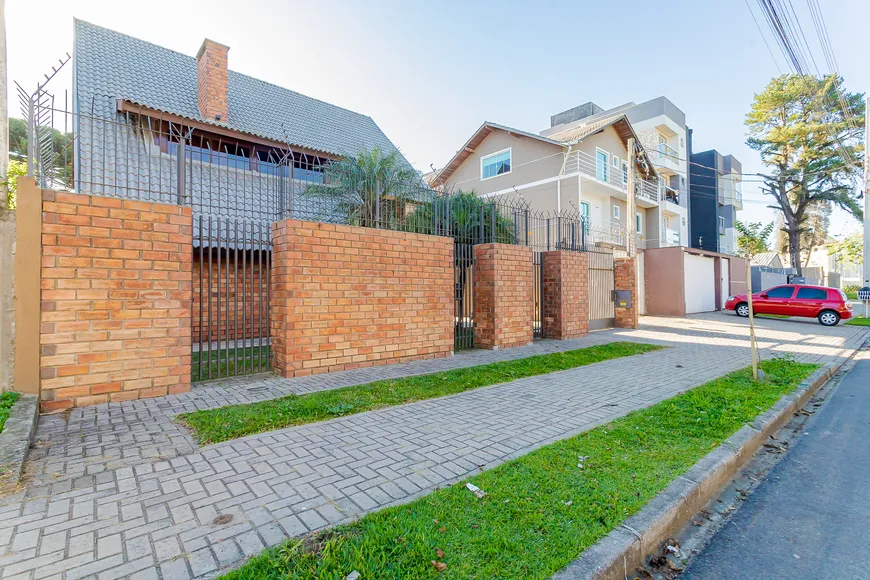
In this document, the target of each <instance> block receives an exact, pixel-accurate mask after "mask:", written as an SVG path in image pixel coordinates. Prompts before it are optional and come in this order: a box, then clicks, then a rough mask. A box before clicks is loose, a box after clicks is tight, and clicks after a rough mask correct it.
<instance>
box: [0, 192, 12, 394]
mask: <svg viewBox="0 0 870 580" xmlns="http://www.w3.org/2000/svg"><path fill="white" fill-rule="evenodd" d="M14 255H15V213H14V212H6V211H4V210H2V209H0V393H3V392H6V391H11V390H12V388H13V386H14V382H13V377H14V372H15V358H14V356H15V355H14V336H15V303H14V301H13V299H12V297H13V295H14V291H15V289H14V280H15V261H14V259H15V258H14Z"/></svg>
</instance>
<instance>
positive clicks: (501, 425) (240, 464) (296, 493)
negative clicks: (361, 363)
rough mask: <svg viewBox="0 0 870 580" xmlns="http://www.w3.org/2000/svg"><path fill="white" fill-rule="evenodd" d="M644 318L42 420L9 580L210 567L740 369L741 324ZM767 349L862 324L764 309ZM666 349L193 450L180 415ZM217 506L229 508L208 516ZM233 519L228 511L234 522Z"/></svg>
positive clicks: (7, 514) (6, 512)
mask: <svg viewBox="0 0 870 580" xmlns="http://www.w3.org/2000/svg"><path fill="white" fill-rule="evenodd" d="M642 321H643V326H642V327H641V328H640V329H638V330H635V331H622V330H614V331H606V332H598V333H594V334H593V335H592V336H590V337H587V338H584V339H579V340H575V341H566V342H552V341H542V342H540V343H536V344H535V345H532V346H530V347H523V348H521V349H513V350H508V351H496V352H485V351H479V352H473V353H467V354H462V355H458V356H456V357H453V358H451V359H440V360H433V361H420V362H415V363H408V364H405V365H395V366H391V367H379V368H375V369H364V370H354V371H345V372H342V373H335V374H333V375H326V376H318V377H306V378H301V379H277V378H274V377H269V378H263V377H259V378H253V379H252V378H248V379H246V380H243V381H238V380H236V381H224V382H222V383H220V384H218V385H210V386H200V387H197V388H195V389H194V390H193V391H192V392H191V393H187V394H184V395H179V396H175V397H166V398H163V399H152V400H143V401H134V402H129V403H120V404H113V405H101V406H96V407H90V408H85V409H76V410H74V411H72V412H71V413H70V414H69V416H68V417H66V416H63V415H57V416H48V417H43V418H42V419H41V420H40V424H39V429H38V432H37V439H38V441H39V442H40V443H39V445H40V447H39V448H38V451H37V452H36V453H34V455H33V459H32V460H31V461H30V462H29V465H28V473H29V474H30V477H31V481H32V482H31V484H30V485H29V487H27V489H26V490H25V491H23V492H21V493H19V494H16V495H13V496H7V497H2V498H0V568H2V576H0V578H2V580H7V579H8V578H22V579H24V578H27V579H32V578H35V579H40V578H46V577H54V576H56V577H58V578H67V579H72V578H82V577H85V576H93V575H97V577H98V578H99V580H107V579H110V578H119V577H127V576H130V577H136V578H139V577H143V578H144V577H154V578H157V577H162V578H188V577H191V576H209V575H214V574H215V573H216V572H217V571H218V570H219V569H220V568H221V567H225V566H229V565H232V564H234V563H237V562H239V561H240V560H242V559H243V558H245V557H247V556H250V555H253V554H255V553H257V552H259V551H260V550H262V549H263V548H264V547H265V546H268V545H273V544H275V543H278V542H280V541H281V540H283V539H284V538H286V537H287V536H293V535H297V534H301V533H304V532H306V531H309V530H314V529H318V528H321V527H323V526H326V525H329V524H332V523H336V522H339V521H343V520H346V519H348V518H353V517H357V516H358V515H359V514H362V513H365V512H367V511H371V510H374V509H378V508H380V507H383V506H385V505H388V504H391V503H395V502H401V501H407V500H408V499H410V498H412V497H414V496H416V495H419V494H422V493H426V492H428V491H431V490H432V489H433V488H435V487H437V486H441V485H444V484H446V483H448V482H452V481H455V480H458V479H461V478H463V477H466V476H467V475H469V474H471V473H473V472H475V471H476V470H478V469H479V468H481V467H484V468H488V467H492V466H494V465H496V464H498V463H500V462H502V461H504V460H506V459H508V458H511V457H514V456H517V455H521V454H523V453H527V452H528V451H530V450H532V449H534V448H537V447H539V446H541V445H544V444H546V443H549V442H551V441H554V440H557V439H561V438H564V437H567V436H570V435H572V434H575V433H578V432H581V431H584V430H586V429H589V428H591V427H594V426H595V425H597V424H599V423H601V422H604V421H608V420H611V419H613V418H615V417H618V416H621V415H624V414H625V413H627V412H629V411H631V410H633V409H637V408H642V407H645V406H648V405H650V404H652V403H654V402H657V401H659V400H662V399H665V398H668V397H671V396H673V395H674V394H676V393H678V392H680V391H684V390H686V389H688V388H691V387H693V386H696V385H698V384H701V383H703V382H706V381H708V380H710V379H712V378H714V377H717V376H720V375H722V374H724V373H727V372H729V371H732V370H735V369H737V368H740V367H743V366H746V364H747V362H748V358H749V354H748V351H747V349H746V343H747V341H746V338H745V337H746V336H747V335H748V332H747V328H746V324H745V321H743V320H740V319H738V318H736V317H733V316H726V315H722V314H711V315H705V316H700V317H693V318H689V319H665V318H651V317H647V318H644V319H643V320H642ZM759 326H760V330H759V333H758V334H759V342H760V345H761V347H762V349H764V351H763V356H773V355H774V354H775V353H778V352H779V353H792V354H794V355H795V356H796V357H797V358H798V359H800V360H806V361H814V362H827V361H829V360H832V359H834V358H839V357H844V356H849V355H851V353H852V351H853V350H854V349H855V348H857V347H858V346H859V345H860V343H861V342H863V340H864V338H865V337H866V336H867V334H868V333H867V330H866V329H862V328H858V327H847V326H839V327H835V328H824V327H821V326H820V325H818V324H814V323H810V322H806V323H805V322H797V321H792V320H788V321H783V320H762V321H759ZM613 340H635V341H645V342H657V343H662V344H667V345H669V346H671V347H672V348H670V349H667V350H665V351H659V352H655V353H650V354H646V355H641V356H636V357H631V358H628V359H621V360H612V361H607V362H603V363H599V364H595V365H590V366H587V367H581V368H577V369H573V370H569V371H563V372H560V373H553V374H549V375H543V376H538V377H529V378H526V379H521V380H518V381H514V382H512V383H507V384H503V385H496V386H492V387H486V388H482V389H477V390H474V391H470V392H466V393H462V394H458V395H453V396H450V397H445V398H441V399H433V400H429V401H422V402H419V403H414V404H409V405H404V406H400V407H393V408H389V409H383V410H379V411H373V412H369V413H361V414H358V415H352V416H349V417H343V418H340V419H334V420H332V421H327V422H323V423H317V424H311V425H304V426H300V427H294V428H289V429H284V430H279V431H274V432H270V433H266V434H261V435H255V436H250V437H246V438H243V439H238V440H235V441H230V442H226V443H222V444H218V445H213V446H209V447H206V448H203V449H199V450H198V449H196V447H195V445H194V444H193V442H192V440H191V439H190V438H189V436H188V435H187V433H186V432H185V431H184V430H183V429H182V428H180V427H179V426H178V425H176V424H175V423H173V422H172V416H173V415H175V414H177V413H180V412H184V411H187V410H191V409H197V408H208V407H215V406H220V405H225V404H229V403H235V402H245V401H253V400H263V399H269V398H273V397H276V396H280V395H282V394H286V393H289V392H309V391H313V390H318V389H325V388H335V387H338V386H344V385H349V384H357V383H361V382H366V381H370V380H375V379H379V378H387V377H391V376H404V375H410V374H419V373H425V372H433V371H437V370H443V369H446V368H456V367H460V366H469V365H474V364H482V363H485V362H491V361H495V360H505V359H509V358H517V357H520V356H528V355H530V354H536V353H540V352H553V351H556V350H566V349H570V348H578V347H583V346H589V345H592V344H598V343H603V342H610V341H613ZM219 515H222V516H232V518H231V520H230V521H228V522H226V521H224V523H214V522H215V521H221V520H215V518H216V517H217V516H219ZM222 520H226V518H222Z"/></svg>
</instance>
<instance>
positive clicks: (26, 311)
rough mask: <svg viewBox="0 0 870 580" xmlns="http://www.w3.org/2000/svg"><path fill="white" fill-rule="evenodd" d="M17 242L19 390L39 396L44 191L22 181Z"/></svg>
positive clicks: (19, 193)
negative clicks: (40, 277)
mask: <svg viewBox="0 0 870 580" xmlns="http://www.w3.org/2000/svg"><path fill="white" fill-rule="evenodd" d="M15 212H16V222H17V223H16V226H17V227H16V239H15V249H16V251H15V390H16V391H21V392H24V393H33V394H39V380H40V379H39V325H40V295H41V294H40V282H39V276H40V264H41V262H42V191H41V190H40V189H39V188H37V187H36V183H35V182H34V181H33V180H32V179H19V180H18V195H17V198H16V210H15Z"/></svg>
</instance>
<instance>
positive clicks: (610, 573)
mask: <svg viewBox="0 0 870 580" xmlns="http://www.w3.org/2000/svg"><path fill="white" fill-rule="evenodd" d="M848 360H849V359H848V358H847V359H843V360H841V361H839V362H831V363H827V364H826V365H825V366H823V367H821V368H819V369H817V370H816V371H815V372H813V374H811V375H810V376H809V377H807V378H806V379H804V380H803V381H802V382H801V383H800V384H799V385H798V386H797V388H795V390H794V391H792V392H791V393H789V394H787V395H784V396H783V397H782V398H781V399H780V400H779V401H777V402H776V403H775V404H774V405H773V407H771V408H770V409H768V410H767V411H766V412H764V413H762V414H761V415H759V416H758V417H756V418H755V421H753V422H752V423H751V424H749V425H744V426H743V428H741V429H740V430H739V431H737V432H736V433H735V434H734V435H732V436H731V437H729V438H728V439H726V440H725V441H724V442H723V443H722V444H721V445H719V446H718V447H717V448H716V449H715V450H713V451H712V452H710V453H708V454H707V455H705V456H704V457H703V458H702V459H701V460H700V461H698V462H697V463H696V464H695V465H693V466H692V467H690V468H689V470H688V471H687V472H686V473H684V474H683V475H681V476H679V477H678V478H677V479H675V480H674V481H673V482H671V484H670V485H669V486H668V487H667V488H665V490H664V491H662V492H661V493H659V494H658V495H657V496H656V497H655V498H653V499H652V501H650V502H649V503H648V504H647V505H646V506H644V507H643V508H642V509H641V510H640V511H639V512H638V513H636V514H634V515H633V516H631V517H630V518H628V519H627V520H625V521H624V522H623V523H622V524H621V525H620V526H619V527H617V528H615V529H614V530H613V531H612V532H610V533H609V534H608V535H607V536H605V537H604V538H602V539H601V540H599V541H598V542H597V543H596V544H594V545H593V546H590V547H589V548H588V549H587V550H586V551H584V552H583V553H582V554H581V555H580V556H579V557H578V558H577V559H576V560H574V561H573V562H571V563H570V564H568V566H566V567H565V568H563V569H562V570H561V571H559V572H557V573H556V574H554V575H553V577H552V580H581V579H583V580H625V579H626V578H633V577H634V573H635V570H636V569H637V568H640V567H642V566H643V565H644V563H645V560H646V558H647V557H648V556H650V555H653V554H655V553H656V552H657V551H658V549H659V548H660V546H661V545H662V544H663V543H664V542H665V541H666V540H667V539H668V538H670V537H672V536H673V535H674V534H675V533H677V532H678V531H679V530H681V529H682V528H683V527H684V526H685V525H686V524H688V522H689V520H690V519H691V518H692V516H693V515H695V514H696V513H697V512H698V510H700V509H701V508H702V507H704V506H705V505H706V504H707V503H708V502H709V501H710V500H711V499H713V497H715V496H716V494H717V493H718V492H719V490H720V489H721V488H722V487H723V486H724V485H725V484H726V483H727V482H728V481H729V480H730V479H731V478H732V477H733V476H734V475H735V474H736V473H737V472H738V471H740V469H742V468H743V466H744V465H745V464H746V463H747V462H748V461H749V460H750V458H752V456H753V455H755V452H756V451H758V449H759V448H760V447H761V446H762V445H763V444H764V442H765V441H767V439H768V436H769V435H772V434H774V433H776V432H777V431H778V430H779V429H780V428H781V427H782V426H783V425H785V423H786V422H788V420H789V419H790V418H791V416H792V414H793V413H795V412H797V411H798V410H799V409H800V408H801V407H803V406H804V405H805V404H806V403H807V401H808V400H809V399H810V397H812V395H813V394H814V393H815V392H816V391H817V390H819V388H820V387H821V386H822V385H824V384H825V383H826V382H828V380H829V379H830V378H831V377H833V376H834V375H835V374H836V373H837V372H838V371H839V370H840V368H841V367H842V366H843V365H844V364H845V363H846V362H847V361H848Z"/></svg>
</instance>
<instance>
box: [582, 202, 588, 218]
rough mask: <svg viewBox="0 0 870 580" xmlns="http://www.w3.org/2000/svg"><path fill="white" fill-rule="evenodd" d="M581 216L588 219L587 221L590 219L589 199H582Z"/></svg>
mask: <svg viewBox="0 0 870 580" xmlns="http://www.w3.org/2000/svg"><path fill="white" fill-rule="evenodd" d="M580 216H581V217H583V218H584V219H586V220H587V221H588V220H589V202H588V201H581V202H580Z"/></svg>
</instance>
